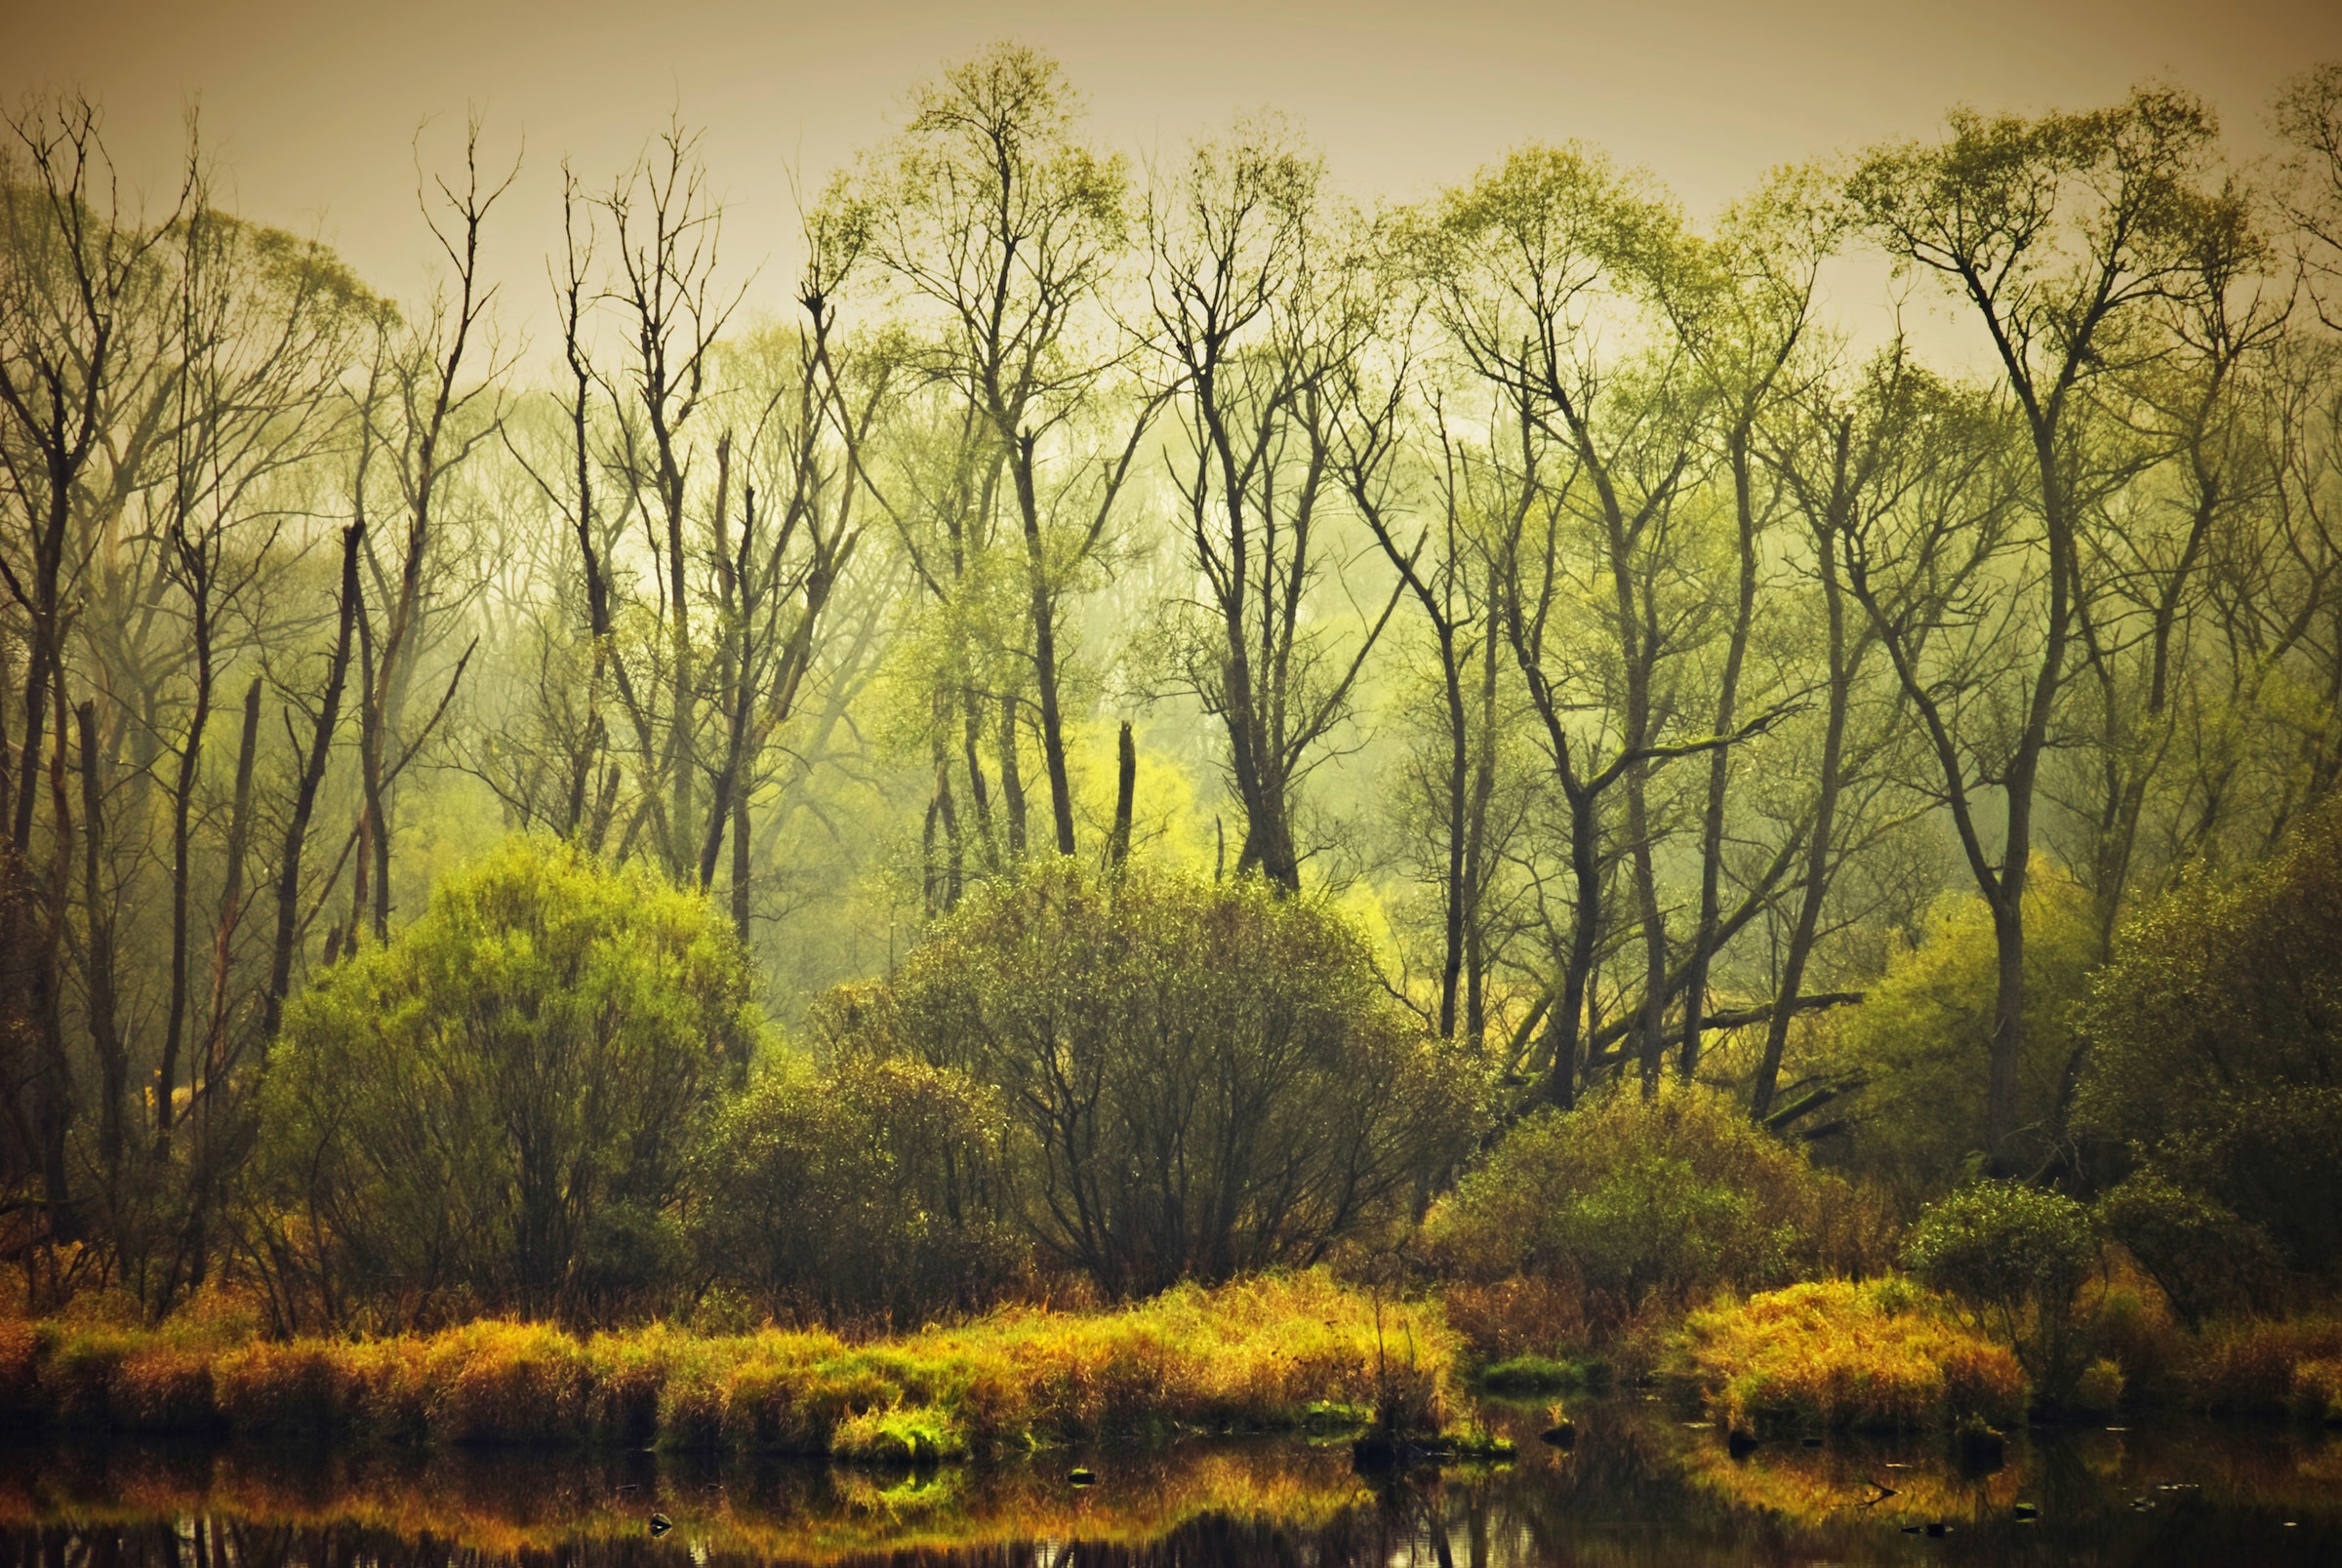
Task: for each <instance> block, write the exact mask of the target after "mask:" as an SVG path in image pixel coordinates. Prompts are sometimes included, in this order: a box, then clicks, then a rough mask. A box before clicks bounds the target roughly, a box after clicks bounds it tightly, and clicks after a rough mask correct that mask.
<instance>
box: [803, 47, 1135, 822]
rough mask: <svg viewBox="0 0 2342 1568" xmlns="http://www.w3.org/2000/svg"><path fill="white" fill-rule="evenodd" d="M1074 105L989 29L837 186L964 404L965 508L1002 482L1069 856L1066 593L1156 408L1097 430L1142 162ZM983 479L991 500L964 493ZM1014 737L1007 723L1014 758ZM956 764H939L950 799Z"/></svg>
mask: <svg viewBox="0 0 2342 1568" xmlns="http://www.w3.org/2000/svg"><path fill="white" fill-rule="evenodd" d="M1079 111H1080V101H1079V99H1078V98H1077V97H1076V95H1075V93H1074V91H1073V89H1072V86H1071V84H1070V83H1069V82H1068V81H1067V80H1066V78H1065V73H1064V71H1063V70H1062V69H1061V68H1060V67H1059V65H1058V64H1057V62H1056V61H1055V60H1050V59H1049V58H1047V57H1046V56H1044V55H1040V54H1038V53H1036V52H1034V51H1032V50H1030V49H1026V48H1022V47H1019V46H1016V45H1011V44H997V45H994V46H992V47H991V48H989V49H988V50H986V51H984V52H983V53H982V54H980V55H978V56H976V57H975V58H974V59H972V60H967V61H965V62H963V63H961V64H959V65H955V66H953V67H951V68H950V69H949V70H947V71H946V72H945V73H944V74H943V76H942V77H941V78H940V79H938V80H936V81H934V82H931V83H929V84H927V85H925V86H924V87H922V88H921V89H919V91H918V92H917V93H916V94H915V95H914V97H913V113H912V115H911V119H910V123H909V125H908V126H906V127H905V128H904V130H903V132H902V134H901V135H900V136H899V137H898V138H897V139H896V140H895V141H894V142H893V143H892V144H890V145H889V146H888V147H886V148H885V149H884V151H883V153H882V154H881V155H880V156H879V157H878V158H876V159H874V160H871V161H870V162H869V163H868V165H866V167H865V169H864V170H863V171H862V174H861V176H860V179H859V181H856V182H851V183H848V184H844V185H841V186H840V188H839V189H838V190H837V191H836V192H835V193H833V196H832V198H831V200H832V203H833V205H834V206H835V207H837V208H838V209H839V210H840V212H841V214H850V215H851V217H850V219H844V220H842V221H851V222H852V223H853V224H854V225H855V226H856V227H858V228H859V229H860V231H861V232H863V233H865V234H866V235H867V236H868V239H867V243H868V256H869V259H870V261H872V262H873V263H874V264H875V265H876V267H877V268H879V269H880V270H881V271H882V272H883V273H885V274H886V275H887V276H888V277H890V278H891V279H892V280H893V281H894V283H895V284H896V286H897V287H899V288H900V289H901V290H902V291H903V293H904V295H905V296H906V297H907V299H908V301H909V302H910V303H911V304H912V306H913V308H914V309H917V310H919V311H921V312H923V313H924V314H925V316H926V319H924V320H922V321H921V322H920V323H919V325H920V326H921V327H922V328H924V329H925V330H924V332H923V333H922V340H923V341H922V342H920V343H919V346H918V347H917V348H916V349H915V350H914V351H913V364H914V366H916V367H917V368H918V369H919V370H920V371H921V373H922V374H924V376H925V377H926V378H927V379H928V380H929V382H931V383H932V384H934V385H935V386H937V387H939V388H945V389H948V390H949V394H950V396H951V399H952V400H953V402H954V403H955V404H956V405H957V406H958V408H959V410H960V412H961V414H962V416H963V418H962V419H961V420H960V422H959V427H960V430H961V435H960V437H959V439H960V442H961V443H963V444H962V446H961V452H962V453H963V454H964V456H961V457H959V458H958V459H957V461H956V462H955V465H954V466H955V471H956V472H957V473H958V475H959V476H960V477H959V482H958V483H957V484H956V485H955V486H954V487H953V490H954V491H955V493H956V494H955V496H954V498H953V500H954V501H955V503H956V504H955V505H954V506H953V511H952V515H953V517H954V518H959V517H966V518H967V519H968V520H970V521H974V522H977V523H979V524H989V512H990V507H991V505H992V503H994V501H995V500H996V499H997V498H998V497H999V494H1000V490H1001V489H1002V488H1005V489H1006V491H1007V498H1006V503H1007V504H1008V505H1009V506H1010V507H1011V508H1012V519H1013V526H1014V527H1015V529H1016V531H1017V538H1018V540H1019V543H1020V546H1021V552H1022V572H1023V577H1024V583H1025V600H1026V609H1027V621H1026V626H1025V640H1024V644H1023V647H1022V650H1021V651H1022V653H1023V655H1024V656H1025V657H1026V658H1027V659H1029V660H1030V669H1031V680H1032V698H1031V702H1032V704H1033V706H1034V709H1035V711H1036V714H1037V718H1038V730H1039V734H1040V744H1041V760H1042V764H1043V767H1044V768H1045V769H1046V771H1047V774H1048V779H1049V813H1050V821H1051V824H1052V826H1053V828H1054V833H1055V839H1054V842H1055V847H1056V850H1057V853H1058V854H1060V855H1070V854H1072V853H1073V851H1074V836H1073V785H1072V778H1071V775H1070V772H1069V770H1068V764H1067V746H1066V714H1065V691H1064V687H1065V669H1064V664H1065V656H1064V653H1063V652H1062V651H1061V649H1060V647H1059V638H1060V636H1061V635H1062V627H1061V622H1062V620H1063V618H1064V599H1065V596H1066V595H1067V593H1068V592H1069V590H1070V588H1071V587H1072V585H1073V583H1074V582H1075V581H1076V580H1077V578H1078V577H1079V575H1080V574H1081V573H1082V572H1083V571H1084V569H1085V568H1087V567H1088V566H1089V565H1090V564H1091V563H1092V562H1093V561H1094V560H1095V559H1096V557H1097V554H1098V552H1099V550H1100V548H1101V546H1102V545H1103V544H1104V543H1105V541H1106V538H1107V529H1108V525H1109V523H1110V521H1111V519H1112V516H1113V511H1114V504H1115V502H1116V500H1117V499H1118V498H1119V497H1120V495H1121V493H1122V490H1123V484H1124V481H1125V480H1126V479H1127V478H1128V477H1129V474H1130V468H1131V462H1132V459H1133V457H1134V456H1135V454H1136V452H1137V450H1138V445H1139V442H1140V441H1141V439H1142V438H1143V437H1144V435H1145V433H1146V429H1147V425H1148V423H1149V422H1150V420H1151V414H1152V406H1151V405H1149V406H1148V407H1147V408H1144V409H1142V411H1141V412H1140V413H1139V415H1138V416H1137V417H1136V418H1135V419H1133V420H1132V421H1131V422H1130V423H1129V429H1128V435H1127V439H1125V440H1123V441H1120V442H1113V441H1110V440H1107V441H1097V440H1093V439H1088V437H1090V436H1091V434H1092V432H1093V430H1094V429H1095V427H1096V424H1097V423H1098V422H1099V416H1100V414H1101V412H1102V411H1101V409H1100V408H1099V406H1098V400H1099V398H1100V395H1101V394H1102V392H1103V391H1104V389H1105V387H1106V385H1107V382H1108V379H1109V377H1110V375H1111V374H1112V373H1113V372H1114V370H1115V369H1116V368H1117V361H1118V357H1119V356H1118V354H1117V353H1116V351H1115V349H1114V347H1113V346H1112V345H1111V344H1110V342H1109V343H1104V344H1102V343H1101V342H1099V341H1098V337H1099V335H1100V334H1101V333H1102V332H1103V331H1104V329H1105V328H1106V327H1107V325H1108V323H1107V322H1106V321H1105V320H1104V319H1103V305H1104V294H1105V289H1106V285H1107V282H1108V279H1109V277H1110V273H1111V271H1112V269H1113V267H1114V265H1115V263H1116V261H1117V260H1118V259H1119V257H1120V254H1121V251H1122V249H1123V247H1124V246H1125V244H1126V243H1127V239H1128V231H1129V224H1130V213H1129V175H1128V173H1127V171H1126V169H1125V167H1124V165H1123V162H1122V160H1121V159H1120V158H1118V157H1110V156H1105V155H1101V154H1100V153H1098V152H1097V151H1095V150H1094V149H1093V148H1091V147H1089V146H1087V145H1085V144H1084V143H1082V142H1081V141H1079V140H1077V137H1078V130H1079ZM1003 479H1005V486H1004V487H1003V485H1002V484H1001V480H1003ZM978 496H981V497H982V498H984V501H983V504H982V505H980V506H978V507H976V508H974V509H973V511H972V512H965V511H963V510H962V508H964V507H965V506H966V504H967V503H968V502H969V501H971V500H973V499H974V498H976V497H978ZM952 542H953V549H952V556H953V565H954V566H956V565H957V564H958V560H959V557H960V551H961V549H962V548H963V547H964V546H965V544H966V543H973V542H972V541H965V540H964V539H963V536H961V535H960V534H958V533H956V532H955V533H954V534H953V536H952ZM923 576H924V578H925V580H926V582H927V584H928V586H929V588H930V591H933V592H936V593H938V595H939V596H941V595H943V594H944V593H945V592H946V591H947V590H946V588H945V580H944V579H943V578H941V577H939V576H938V575H937V574H936V572H935V570H934V569H933V568H932V567H925V568H923ZM971 722H972V718H971ZM1013 744H1014V732H1013V728H1012V729H1011V732H1010V733H1009V735H1008V736H1007V737H1006V738H1005V739H1004V741H1003V747H1002V754H1001V764H1002V767H1003V768H1004V769H1005V768H1007V767H1008V766H1010V757H1011V754H1012V747H1013ZM947 782H948V781H945V779H944V776H943V774H942V773H941V772H940V770H939V789H938V795H937V800H938V805H939V807H940V806H941V805H942V804H943V802H944V801H945V799H946V798H947V797H946V794H945V791H944V787H943V786H942V785H943V784H944V783H947ZM971 782H973V781H971ZM953 831H954V833H955V834H956V827H954V829H953Z"/></svg>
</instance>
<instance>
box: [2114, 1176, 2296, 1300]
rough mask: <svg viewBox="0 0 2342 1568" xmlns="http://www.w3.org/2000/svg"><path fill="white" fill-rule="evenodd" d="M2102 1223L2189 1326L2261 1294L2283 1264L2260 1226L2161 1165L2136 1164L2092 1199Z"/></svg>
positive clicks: (2277, 1276) (2272, 1283) (2263, 1296)
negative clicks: (2184, 1183) (2179, 1180)
mask: <svg viewBox="0 0 2342 1568" xmlns="http://www.w3.org/2000/svg"><path fill="white" fill-rule="evenodd" d="M2091 1214H2092V1218H2093V1219H2094V1221H2095V1222H2096V1224H2097V1226H2098V1227H2099V1229H2100V1230H2102V1231H2103V1232H2105V1234H2106V1235H2108V1236H2109V1237H2111V1238H2112V1239H2114V1240H2115V1241H2118V1242H2120V1243H2121V1244H2122V1246H2123V1247H2124V1248H2125V1249H2126V1250H2127V1251H2128V1252H2129V1253H2130V1255H2131V1257H2133V1258H2135V1259H2136V1260H2138V1265H2139V1266H2140V1267H2141V1268H2144V1269H2145V1270H2146V1271H2147V1273H2148V1276H2149V1277H2150V1278H2152V1279H2153V1280H2154V1281H2155V1282H2156V1284H2157V1286H2158V1287H2160V1289H2161V1291H2162V1293H2163V1297H2164V1299H2165V1300H2166V1301H2168V1302H2169V1303H2170V1304H2171V1309H2172V1310H2173V1311H2175V1312H2177V1313H2178V1314H2179V1315H2180V1317H2181V1318H2182V1319H2183V1320H2185V1321H2186V1322H2187V1324H2188V1325H2189V1326H2190V1327H2195V1326H2197V1325H2198V1324H2200V1323H2201V1322H2202V1320H2203V1319H2204V1318H2205V1317H2206V1316H2208V1315H2210V1314H2212V1313H2215V1312H2221V1311H2229V1310H2234V1309H2238V1308H2241V1307H2249V1306H2251V1305H2253V1304H2254V1303H2255V1302H2258V1301H2263V1300H2266V1299H2267V1298H2268V1297H2269V1296H2270V1295H2271V1294H2272V1292H2273V1291H2274V1290H2275V1288H2276V1286H2277V1283H2278V1281H2279V1280H2280V1278H2281V1275H2282V1273H2283V1269H2284V1264H2283V1261H2282V1260H2281V1258H2280V1257H2279V1256H2278V1252H2277V1248H2276V1246H2275V1245H2274V1244H2273V1243H2272V1242H2271V1241H2270V1239H2269V1236H2268V1234H2267V1232H2265V1231H2264V1230H2262V1229H2261V1227H2260V1226H2255V1225H2251V1224H2248V1223H2246V1222H2245V1221H2244V1220H2242V1219H2241V1218H2240V1217H2239V1216H2238V1215H2237V1213H2236V1212H2235V1211H2234V1210H2232V1209H2230V1208H2229V1207H2228V1206H2227V1205H2226V1204H2224V1203H2221V1202H2220V1201H2219V1200H2217V1199H2216V1198H2213V1197H2211V1196H2210V1195H2208V1194H2207V1193H2204V1192H2202V1191H2191V1190H2188V1189H2186V1188H2183V1187H2181V1186H2178V1185H2177V1184H2175V1183H2174V1182H2172V1181H2171V1180H2170V1178H2169V1177H2168V1176H2166V1175H2165V1174H2164V1173H2163V1172H2162V1171H2160V1170H2156V1169H2147V1170H2140V1171H2134V1172H2133V1173H2131V1175H2130V1176H2129V1177H2127V1178H2126V1179H2124V1180H2123V1181H2122V1182H2120V1183H2119V1184H2117V1185H2116V1186H2114V1187H2113V1188H2112V1189H2110V1190H2109V1191H2107V1192H2105V1193H2104V1194H2102V1195H2101V1196H2100V1197H2099V1199H2098V1201H2097V1202H2096V1203H2095V1204H2094V1205H2092V1209H2091Z"/></svg>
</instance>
